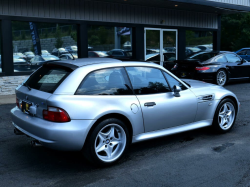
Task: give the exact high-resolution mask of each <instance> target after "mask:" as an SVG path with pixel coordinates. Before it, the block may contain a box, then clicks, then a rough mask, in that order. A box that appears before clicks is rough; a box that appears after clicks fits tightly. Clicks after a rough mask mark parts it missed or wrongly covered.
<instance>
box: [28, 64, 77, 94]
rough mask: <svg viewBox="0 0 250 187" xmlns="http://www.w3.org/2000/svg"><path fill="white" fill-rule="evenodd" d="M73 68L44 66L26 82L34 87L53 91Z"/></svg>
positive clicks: (44, 90)
mask: <svg viewBox="0 0 250 187" xmlns="http://www.w3.org/2000/svg"><path fill="white" fill-rule="evenodd" d="M71 72H72V70H70V69H67V68H63V67H55V66H42V67H41V68H40V69H38V70H37V71H36V72H34V74H32V75H31V76H30V78H29V79H28V80H27V82H26V84H27V85H28V86H29V87H30V88H33V89H36V90H40V91H43V92H48V93H53V92H54V91H55V90H56V88H57V87H58V86H59V85H60V84H61V83H62V81H63V80H64V79H65V78H66V77H67V76H68V75H69V74H70V73H71Z"/></svg>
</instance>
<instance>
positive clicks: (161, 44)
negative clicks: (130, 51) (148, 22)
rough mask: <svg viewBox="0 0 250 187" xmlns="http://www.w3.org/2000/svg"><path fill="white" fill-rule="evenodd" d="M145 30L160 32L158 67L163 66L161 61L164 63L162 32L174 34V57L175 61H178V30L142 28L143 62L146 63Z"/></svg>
mask: <svg viewBox="0 0 250 187" xmlns="http://www.w3.org/2000/svg"><path fill="white" fill-rule="evenodd" d="M147 30H158V31H160V65H161V66H163V61H164V57H163V32H164V31H175V32H176V46H175V48H176V51H175V57H176V60H178V29H162V28H150V27H144V60H145V61H146V52H147V49H146V44H147V43H146V37H147V35H146V33H147V32H146V31H147Z"/></svg>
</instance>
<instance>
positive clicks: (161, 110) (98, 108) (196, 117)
mask: <svg viewBox="0 0 250 187" xmlns="http://www.w3.org/2000/svg"><path fill="white" fill-rule="evenodd" d="M16 104H17V106H16V107H15V108H13V109H12V110H11V117H12V121H13V125H14V127H15V130H14V131H15V132H16V134H26V135H27V136H30V137H32V138H33V139H34V140H35V144H40V145H43V146H46V147H49V148H52V149H57V150H67V151H81V152H82V153H83V155H84V156H85V157H86V158H87V159H88V160H90V161H92V162H93V163H96V164H99V165H110V164H113V163H115V162H117V161H118V160H119V159H120V158H121V157H122V156H123V155H124V153H125V151H126V150H127V148H128V146H129V144H130V143H135V142H140V141H144V140H148V139H152V138H157V137H162V136H166V135H171V134H175V133H180V132H184V131H188V130H193V129H197V128H202V127H207V126H211V127H213V129H214V130H215V131H218V132H221V133H224V132H228V131H229V130H230V129H231V128H232V127H233V125H234V122H235V119H236V116H237V113H238V111H239V106H240V103H239V101H238V100H237V97H236V96H235V94H233V93H232V92H230V91H228V90H226V89H225V88H223V87H221V86H217V85H213V84H208V83H205V82H200V81H195V80H188V79H187V80H180V79H178V78H177V77H176V76H174V75H173V74H171V73H170V72H168V71H167V70H166V69H164V68H163V67H162V66H159V65H157V64H154V63H145V62H122V61H120V60H116V59H109V58H86V59H77V60H69V61H62V62H60V61H56V62H47V63H45V64H43V66H42V67H40V68H39V69H38V70H36V71H35V72H34V73H33V74H32V75H31V76H30V77H29V78H28V79H27V80H26V81H25V82H24V83H23V84H22V85H20V86H18V87H17V88H16Z"/></svg>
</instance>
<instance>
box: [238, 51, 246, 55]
mask: <svg viewBox="0 0 250 187" xmlns="http://www.w3.org/2000/svg"><path fill="white" fill-rule="evenodd" d="M237 54H238V55H247V50H242V51H240V52H238V53H237Z"/></svg>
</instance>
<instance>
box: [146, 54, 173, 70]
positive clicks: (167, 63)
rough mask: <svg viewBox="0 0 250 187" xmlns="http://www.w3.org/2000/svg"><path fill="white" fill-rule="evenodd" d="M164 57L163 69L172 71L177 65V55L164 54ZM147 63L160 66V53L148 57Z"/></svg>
mask: <svg viewBox="0 0 250 187" xmlns="http://www.w3.org/2000/svg"><path fill="white" fill-rule="evenodd" d="M163 55H164V62H163V67H164V68H166V69H167V70H171V69H172V68H173V67H174V65H175V60H176V54H175V53H163ZM146 61H147V62H154V63H156V64H160V54H159V53H152V54H148V55H146Z"/></svg>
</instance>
